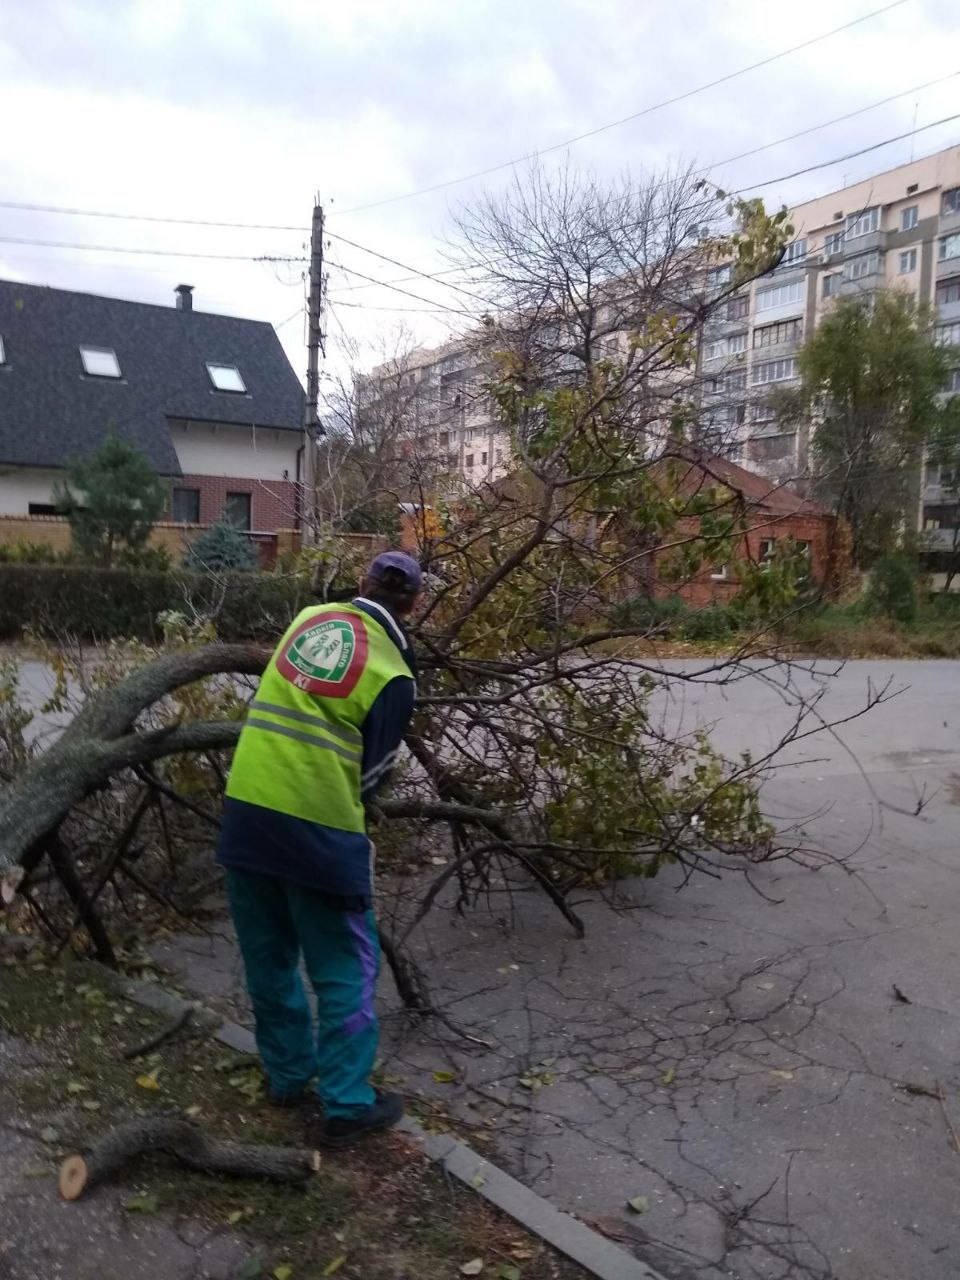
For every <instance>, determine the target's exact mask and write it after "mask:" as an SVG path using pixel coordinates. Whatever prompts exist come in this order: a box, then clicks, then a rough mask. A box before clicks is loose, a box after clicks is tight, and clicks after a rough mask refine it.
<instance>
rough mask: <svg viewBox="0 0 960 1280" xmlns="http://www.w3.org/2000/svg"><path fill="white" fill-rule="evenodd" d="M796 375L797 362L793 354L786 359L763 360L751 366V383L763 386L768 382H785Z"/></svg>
mask: <svg viewBox="0 0 960 1280" xmlns="http://www.w3.org/2000/svg"><path fill="white" fill-rule="evenodd" d="M796 376H797V362H796V359H794V357H793V356H791V357H790V358H789V359H787V360H765V361H763V363H761V364H755V365H754V366H753V385H754V386H755V387H759V386H764V385H765V384H766V383H768V382H787V381H788V380H789V379H790V378H795V377H796Z"/></svg>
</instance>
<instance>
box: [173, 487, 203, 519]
mask: <svg viewBox="0 0 960 1280" xmlns="http://www.w3.org/2000/svg"><path fill="white" fill-rule="evenodd" d="M170 518H171V519H172V520H173V522H174V524H199V523H200V490H199V489H174V491H173V495H172V497H171V499H170Z"/></svg>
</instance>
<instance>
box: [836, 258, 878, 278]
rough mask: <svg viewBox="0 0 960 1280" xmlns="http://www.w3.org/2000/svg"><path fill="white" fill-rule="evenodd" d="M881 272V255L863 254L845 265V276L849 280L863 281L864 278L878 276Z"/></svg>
mask: <svg viewBox="0 0 960 1280" xmlns="http://www.w3.org/2000/svg"><path fill="white" fill-rule="evenodd" d="M879 270H880V255H879V253H861V254H858V255H857V257H856V258H850V259H849V260H848V261H847V262H845V263H844V264H843V274H844V277H845V278H846V279H847V280H862V279H863V278H864V276H873V275H876V274H877V272H878V271H879Z"/></svg>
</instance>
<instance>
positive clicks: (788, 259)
mask: <svg viewBox="0 0 960 1280" xmlns="http://www.w3.org/2000/svg"><path fill="white" fill-rule="evenodd" d="M806 256H807V242H806V240H805V239H804V240H791V241H790V243H789V244H788V245H787V247H786V249H785V251H784V254H783V257H782V258H781V259H780V266H781V267H789V266H795V265H796V264H797V263H798V262H802V261H803V260H804V258H805V257H806Z"/></svg>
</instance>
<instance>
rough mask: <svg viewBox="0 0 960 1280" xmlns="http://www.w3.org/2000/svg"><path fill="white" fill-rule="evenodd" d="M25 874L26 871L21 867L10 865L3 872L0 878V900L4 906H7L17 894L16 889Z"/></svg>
mask: <svg viewBox="0 0 960 1280" xmlns="http://www.w3.org/2000/svg"><path fill="white" fill-rule="evenodd" d="M25 874H26V872H25V871H24V869H23V867H11V868H10V870H9V871H7V872H5V873H4V875H3V878H2V879H0V901H2V902H3V905H4V906H5V907H8V906H9V905H10V903H11V902H12V901H13V900H14V898H15V897H16V896H17V890H18V889H19V888H20V881H21V880H22V879H23V877H24V875H25Z"/></svg>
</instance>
